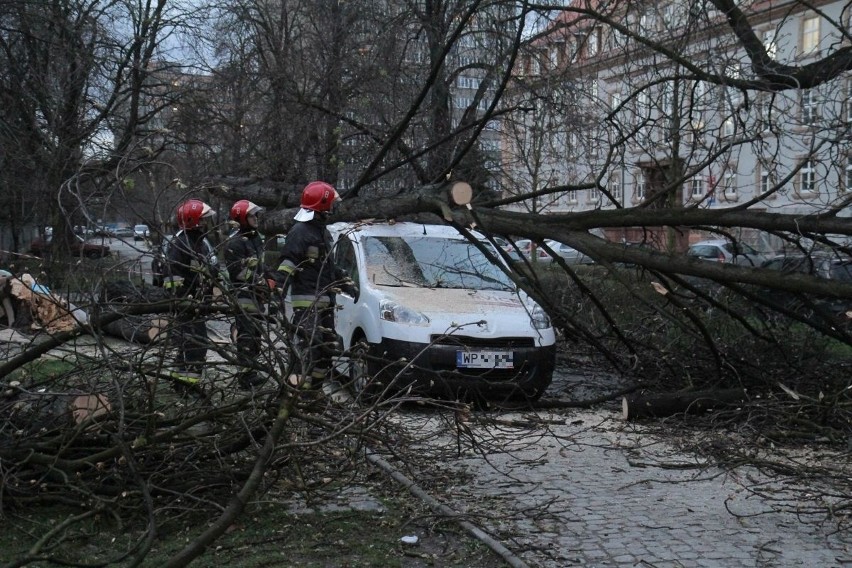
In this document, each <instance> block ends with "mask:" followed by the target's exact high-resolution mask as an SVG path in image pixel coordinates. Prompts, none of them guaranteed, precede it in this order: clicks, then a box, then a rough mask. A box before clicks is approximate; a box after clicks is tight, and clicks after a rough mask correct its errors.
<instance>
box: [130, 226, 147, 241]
mask: <svg viewBox="0 0 852 568" xmlns="http://www.w3.org/2000/svg"><path fill="white" fill-rule="evenodd" d="M150 236H151V232H150V230H149V229H148V225H134V226H133V240H134V241H143V240H145V239H147V238H148V237H150Z"/></svg>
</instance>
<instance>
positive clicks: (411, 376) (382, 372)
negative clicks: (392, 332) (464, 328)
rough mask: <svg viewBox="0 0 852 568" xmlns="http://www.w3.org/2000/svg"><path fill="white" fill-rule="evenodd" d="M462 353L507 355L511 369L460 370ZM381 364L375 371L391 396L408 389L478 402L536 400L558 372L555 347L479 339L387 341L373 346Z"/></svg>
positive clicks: (521, 340) (527, 341) (514, 340)
mask: <svg viewBox="0 0 852 568" xmlns="http://www.w3.org/2000/svg"><path fill="white" fill-rule="evenodd" d="M460 350H461V351H465V350H495V351H511V352H512V354H513V366H512V368H511V369H498V368H491V369H477V368H467V367H461V368H460V367H458V365H457V353H458V352H459V351H460ZM371 355H372V356H373V358H374V361H375V359H376V358H378V359H380V360H381V361H382V364H381V365H377V366H374V369H375V370H376V372H377V377H378V379H379V380H380V381H381V382H382V383H383V384H388V383H391V382H392V383H393V384H392V385H391V386H392V388H393V389H394V390H397V389H398V390H402V389H406V388H408V387H409V386H410V387H412V389H413V390H415V391H417V392H420V393H428V394H436V395H439V394H450V395H452V396H455V395H457V394H458V393H459V391H470V392H475V393H477V394H479V395H482V396H487V397H489V398H492V397H495V396H496V397H515V396H519V397H523V398H538V397H539V396H541V394H542V393H543V392H544V391H545V389H547V387H548V386H549V385H550V382H551V380H552V378H553V370H554V368H555V366H556V346H555V345H549V346H545V347H540V346H536V345H535V343H534V340H533V339H532V338H523V337H520V338H498V339H488V340H483V339H478V338H471V337H457V336H446V337H442V338H437V337H436V338H433V341H432V343H429V344H424V343H414V342H410V341H400V340H395V339H385V340H383V341H382V342H381V343H380V344H378V345H372V346H371Z"/></svg>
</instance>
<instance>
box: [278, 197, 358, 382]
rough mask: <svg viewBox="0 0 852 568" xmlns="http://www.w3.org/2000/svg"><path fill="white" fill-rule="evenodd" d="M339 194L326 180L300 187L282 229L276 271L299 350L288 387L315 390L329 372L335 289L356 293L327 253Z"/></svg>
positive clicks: (334, 344) (334, 336) (334, 341)
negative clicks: (291, 219) (295, 208)
mask: <svg viewBox="0 0 852 568" xmlns="http://www.w3.org/2000/svg"><path fill="white" fill-rule="evenodd" d="M339 198H340V196H339V195H338V193H337V191H336V190H335V189H334V187H332V186H331V185H330V184H328V183H325V182H323V181H313V182H311V183H309V184H308V185H306V186H305V188H304V189H303V190H302V196H301V201H300V209H299V212H298V213H297V214H296V216H295V219H296V224H295V225H294V226H293V228H291V229H290V231H289V232H288V233H287V240H286V241H285V242H284V248H283V250H282V251H281V256H280V259H279V265H278V271H279V272H280V273H281V274H282V275H283V276H285V277H286V280H285V282H284V289H285V292H286V289H287V288H288V287H289V289H290V295H291V301H292V306H293V319H292V322H293V325H294V326H295V328H296V329H297V334H298V340H299V344H300V345H301V346H302V352H301V353H300V354H299V366H298V368H296V369H295V371H296V372H297V373H299V374H298V375H297V376H296V377H295V380H294V379H293V378H291V381H290V382H291V384H292V383H294V382H295V383H296V384H294V385H292V386H298V387H301V388H305V389H317V388H319V387H320V386H321V384H322V381H323V379H324V378H325V377H326V376H327V375H328V373H329V372H330V370H331V362H332V356H333V355H334V353H335V352H336V350H338V349H339V342H338V338H337V332H336V331H335V329H334V306H335V292H336V291H337V290H336V289H339V290H342V291H344V292H346V293H349V294H352V295H353V296H354V295H356V293H357V290H356V289H355V284H354V283H353V282H352V280H350V279H349V278H347V277H346V276H345V274H343V272H342V271H341V270H340V269H338V267H337V266H335V264H334V261H333V259H332V257H331V255H330V252H331V236H330V235H329V233H328V231H327V230H326V224H327V222H328V214H329V211H331V208H332V205H334V203H335V201H336V200H339Z"/></svg>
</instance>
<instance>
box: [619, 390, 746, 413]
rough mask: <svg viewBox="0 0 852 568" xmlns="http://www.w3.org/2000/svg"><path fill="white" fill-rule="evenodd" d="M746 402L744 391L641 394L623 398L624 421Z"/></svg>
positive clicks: (701, 410)
mask: <svg viewBox="0 0 852 568" xmlns="http://www.w3.org/2000/svg"><path fill="white" fill-rule="evenodd" d="M744 400H746V393H745V390H744V389H740V388H737V389H724V390H704V391H692V392H676V393H662V394H638V395H633V396H629V397H627V396H626V397H624V398H622V399H621V410H622V418H624V419H625V420H634V419H636V418H642V417H645V416H647V417H657V418H659V417H662V416H671V415H672V414H678V413H681V412H683V413H692V414H697V413H699V412H706V411H708V410H713V409H715V408H719V407H723V406H729V405H736V404H740V403H742V402H743V401H744Z"/></svg>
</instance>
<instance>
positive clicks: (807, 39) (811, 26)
mask: <svg viewBox="0 0 852 568" xmlns="http://www.w3.org/2000/svg"><path fill="white" fill-rule="evenodd" d="M801 46H802V55H812V54H815V53H816V52H817V50H818V49H819V16H808V17H806V18H804V19H803V20H802V42H801Z"/></svg>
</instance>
